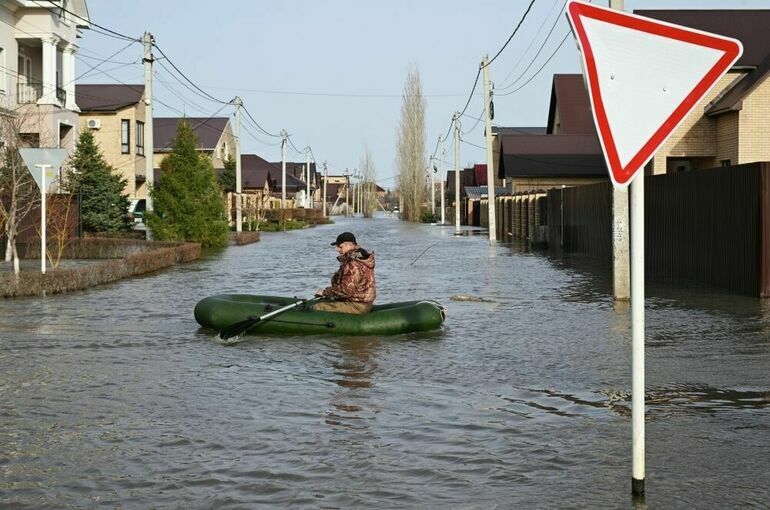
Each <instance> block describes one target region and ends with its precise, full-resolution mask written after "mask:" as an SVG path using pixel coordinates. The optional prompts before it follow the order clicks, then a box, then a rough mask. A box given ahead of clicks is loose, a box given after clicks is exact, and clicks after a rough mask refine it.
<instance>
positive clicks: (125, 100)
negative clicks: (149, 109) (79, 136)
mask: <svg viewBox="0 0 770 510" xmlns="http://www.w3.org/2000/svg"><path fill="white" fill-rule="evenodd" d="M143 97H144V85H122V84H116V83H104V84H93V85H91V84H83V85H81V84H77V85H75V103H77V105H78V107H79V108H80V111H82V112H116V111H118V110H121V109H123V108H126V107H128V106H133V105H135V104H137V103H139V102H140V101H141V100H142V98H143Z"/></svg>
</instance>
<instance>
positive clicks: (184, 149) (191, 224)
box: [146, 120, 228, 246]
mask: <svg viewBox="0 0 770 510" xmlns="http://www.w3.org/2000/svg"><path fill="white" fill-rule="evenodd" d="M197 149H198V138H197V137H196V136H195V132H194V131H193V129H192V126H190V123H189V122H187V121H186V120H182V121H181V122H180V123H179V125H178V126H177V131H176V136H175V137H174V140H173V142H172V152H171V154H169V155H168V157H167V158H166V159H164V160H163V162H162V163H161V165H160V170H161V172H160V182H159V183H158V184H157V185H156V186H155V187H154V188H152V189H151V190H150V194H151V196H152V199H153V211H152V212H148V213H146V217H147V225H148V227H149V228H150V229H151V230H152V233H153V236H154V237H155V238H156V239H158V240H160V241H163V240H168V241H194V242H199V243H201V244H202V245H203V246H225V245H226V244H227V242H228V226H227V215H226V211H225V203H224V201H223V200H222V195H221V190H220V187H219V184H218V183H217V180H216V176H215V173H214V166H213V164H212V163H211V160H210V159H209V158H208V157H207V156H206V155H204V154H201V153H200V152H198V150H197Z"/></svg>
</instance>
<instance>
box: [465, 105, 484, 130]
mask: <svg viewBox="0 0 770 510" xmlns="http://www.w3.org/2000/svg"><path fill="white" fill-rule="evenodd" d="M466 117H470V118H471V119H476V123H475V124H473V126H471V128H470V129H469V130H467V131H461V132H460V134H462V135H467V134H468V133H470V132H472V131H473V130H474V129H476V126H478V125H479V123H480V122H481V121H482V120H484V110H481V113H480V114H479V116H478V117H471V116H470V115H466Z"/></svg>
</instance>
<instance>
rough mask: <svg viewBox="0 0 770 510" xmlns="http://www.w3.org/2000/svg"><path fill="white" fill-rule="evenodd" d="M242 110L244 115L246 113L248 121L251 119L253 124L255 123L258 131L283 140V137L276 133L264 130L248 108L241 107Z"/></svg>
mask: <svg viewBox="0 0 770 510" xmlns="http://www.w3.org/2000/svg"><path fill="white" fill-rule="evenodd" d="M241 108H243V111H244V113H246V117H247V118H248V119H250V120H251V122H253V123H254V126H256V128H257V129H259V130H260V131H262V132H263V133H264V134H266V135H267V136H272V137H274V138H281V135H276V134H275V133H271V132H270V131H268V130H266V129H265V128H263V127H262V126H260V125H259V123H258V122H257V120H256V119H255V118H254V117H253V116H252V115H251V112H250V111H249V110H248V108H246V106H245V105H241Z"/></svg>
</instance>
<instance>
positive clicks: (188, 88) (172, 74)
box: [155, 59, 222, 104]
mask: <svg viewBox="0 0 770 510" xmlns="http://www.w3.org/2000/svg"><path fill="white" fill-rule="evenodd" d="M155 62H157V63H158V65H160V67H161V68H163V70H164V71H166V73H168V75H169V76H170V77H171V78H173V79H174V80H176V81H177V83H179V84H180V85H182V86H183V87H184V88H186V89H187V90H189V91H190V92H192V93H193V94H195V95H196V96H198V97H200V98H202V99H205V100H206V101H211V102H214V103H217V104H221V103H222V102H221V101H215V100H213V99H211V98H210V97H208V96H207V95H204V94H201V93H200V92H198V91H197V90H196V89H194V88H192V87H191V86H190V85H189V84H187V82H185V81H183V80H182V79H181V78H179V76H177V75H176V74H174V73H173V72H172V71H171V70H170V69H169V68H168V67H166V66H165V65H164V64H163V59H155Z"/></svg>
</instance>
